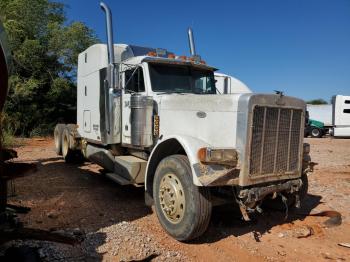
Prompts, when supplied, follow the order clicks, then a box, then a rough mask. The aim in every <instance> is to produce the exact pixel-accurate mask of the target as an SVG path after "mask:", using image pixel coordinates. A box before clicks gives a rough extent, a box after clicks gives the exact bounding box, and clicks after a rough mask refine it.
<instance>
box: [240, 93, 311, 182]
mask: <svg viewBox="0 0 350 262" xmlns="http://www.w3.org/2000/svg"><path fill="white" fill-rule="evenodd" d="M257 105H258V106H268V107H276V108H292V109H298V110H302V113H301V118H302V119H301V121H300V132H301V134H303V133H304V117H305V111H306V104H305V102H304V101H303V100H301V99H297V98H293V97H288V96H280V95H263V94H244V95H241V97H240V98H239V101H238V113H237V114H238V115H237V140H236V145H237V151H238V153H239V168H240V176H239V185H240V186H248V185H254V184H259V183H264V182H269V181H276V180H283V179H293V178H296V177H299V176H300V175H301V172H299V171H300V170H301V161H302V152H303V150H302V143H303V137H302V135H301V136H300V141H299V147H300V149H299V152H300V157H299V162H298V172H297V173H293V172H287V173H285V174H281V175H276V174H275V173H273V174H268V175H264V176H258V177H254V178H253V177H251V176H250V175H249V157H250V154H251V152H250V147H251V136H252V134H251V132H252V120H253V110H254V107H255V106H257ZM278 121H279V120H278ZM275 155H276V153H275ZM276 157H277V156H276ZM274 168H275V167H274Z"/></svg>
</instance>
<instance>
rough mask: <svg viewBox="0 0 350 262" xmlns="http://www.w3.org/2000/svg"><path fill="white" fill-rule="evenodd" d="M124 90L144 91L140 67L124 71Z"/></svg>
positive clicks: (132, 91)
mask: <svg viewBox="0 0 350 262" xmlns="http://www.w3.org/2000/svg"><path fill="white" fill-rule="evenodd" d="M125 85H126V86H125V91H126V92H128V91H129V92H131V93H138V92H144V91H145V81H144V77H143V71H142V68H141V67H138V68H137V69H136V71H135V69H131V70H127V71H125Z"/></svg>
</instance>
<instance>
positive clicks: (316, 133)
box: [311, 129, 320, 136]
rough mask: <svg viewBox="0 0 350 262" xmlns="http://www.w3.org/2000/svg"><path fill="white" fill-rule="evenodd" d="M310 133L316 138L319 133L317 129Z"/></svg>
mask: <svg viewBox="0 0 350 262" xmlns="http://www.w3.org/2000/svg"><path fill="white" fill-rule="evenodd" d="M311 133H312V135H314V136H318V135H319V134H320V131H319V130H317V129H313V130H312V131H311Z"/></svg>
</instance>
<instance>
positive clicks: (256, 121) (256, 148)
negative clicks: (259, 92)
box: [249, 106, 302, 176]
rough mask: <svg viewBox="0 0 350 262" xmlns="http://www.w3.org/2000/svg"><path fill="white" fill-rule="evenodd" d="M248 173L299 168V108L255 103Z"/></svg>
mask: <svg viewBox="0 0 350 262" xmlns="http://www.w3.org/2000/svg"><path fill="white" fill-rule="evenodd" d="M252 123H253V126H252V133H251V134H252V138H251V148H250V152H251V153H250V159H249V171H250V172H249V173H250V174H251V175H252V176H259V175H267V174H283V173H286V172H295V171H297V170H298V169H299V162H300V161H299V158H300V154H299V153H300V152H299V150H300V138H301V137H300V136H301V135H302V134H301V123H302V110H301V109H290V108H276V107H266V106H255V108H254V111H253V122H252Z"/></svg>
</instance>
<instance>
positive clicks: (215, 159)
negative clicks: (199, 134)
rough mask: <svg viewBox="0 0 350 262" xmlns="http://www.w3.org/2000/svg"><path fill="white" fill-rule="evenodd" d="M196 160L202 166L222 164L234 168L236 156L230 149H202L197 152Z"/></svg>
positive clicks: (234, 151) (235, 152)
mask: <svg viewBox="0 0 350 262" xmlns="http://www.w3.org/2000/svg"><path fill="white" fill-rule="evenodd" d="M198 159H199V161H201V162H202V163H204V164H223V165H229V166H236V165H237V162H238V154H237V151H236V150H235V149H232V148H210V147H203V148H201V149H199V150H198Z"/></svg>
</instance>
